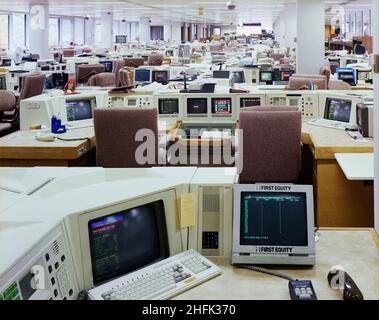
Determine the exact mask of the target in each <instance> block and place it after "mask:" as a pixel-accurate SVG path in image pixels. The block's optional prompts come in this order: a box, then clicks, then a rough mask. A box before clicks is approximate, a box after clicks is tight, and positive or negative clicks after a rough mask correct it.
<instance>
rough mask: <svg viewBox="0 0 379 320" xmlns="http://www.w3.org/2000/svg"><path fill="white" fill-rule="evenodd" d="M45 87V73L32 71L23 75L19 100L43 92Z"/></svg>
mask: <svg viewBox="0 0 379 320" xmlns="http://www.w3.org/2000/svg"><path fill="white" fill-rule="evenodd" d="M44 87H45V75H43V74H40V73H32V74H28V75H25V76H23V77H22V80H21V90H20V94H19V96H18V102H20V101H21V100H23V99H28V98H31V97H34V96H38V95H40V94H42V92H43V89H44Z"/></svg>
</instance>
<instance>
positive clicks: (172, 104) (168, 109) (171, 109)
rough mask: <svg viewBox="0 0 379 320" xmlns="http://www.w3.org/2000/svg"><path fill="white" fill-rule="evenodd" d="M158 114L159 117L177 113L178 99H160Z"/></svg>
mask: <svg viewBox="0 0 379 320" xmlns="http://www.w3.org/2000/svg"><path fill="white" fill-rule="evenodd" d="M158 113H159V114H160V115H173V114H178V113H179V99H177V98H160V99H159V100H158Z"/></svg>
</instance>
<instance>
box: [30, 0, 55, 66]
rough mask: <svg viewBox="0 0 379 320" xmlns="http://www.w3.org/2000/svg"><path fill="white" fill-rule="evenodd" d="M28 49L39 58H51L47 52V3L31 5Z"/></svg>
mask: <svg viewBox="0 0 379 320" xmlns="http://www.w3.org/2000/svg"><path fill="white" fill-rule="evenodd" d="M28 20H29V26H28V28H29V50H30V52H32V53H38V54H39V55H40V58H41V59H48V58H51V55H50V53H49V5H36V6H34V5H31V6H30V17H29V19H28Z"/></svg>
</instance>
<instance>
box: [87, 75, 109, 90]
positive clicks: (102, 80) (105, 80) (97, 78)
mask: <svg viewBox="0 0 379 320" xmlns="http://www.w3.org/2000/svg"><path fill="white" fill-rule="evenodd" d="M87 85H88V86H95V87H107V86H116V75H115V74H114V73H110V72H101V73H98V74H95V75H93V76H91V77H90V78H89V79H88V81H87Z"/></svg>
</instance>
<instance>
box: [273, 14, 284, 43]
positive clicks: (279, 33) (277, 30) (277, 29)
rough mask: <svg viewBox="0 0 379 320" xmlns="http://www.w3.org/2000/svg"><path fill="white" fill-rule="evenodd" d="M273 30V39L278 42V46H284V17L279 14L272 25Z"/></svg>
mask: <svg viewBox="0 0 379 320" xmlns="http://www.w3.org/2000/svg"><path fill="white" fill-rule="evenodd" d="M273 30H274V34H275V40H276V41H277V42H278V43H279V44H280V47H284V44H285V35H284V34H285V28H284V18H283V16H279V17H278V18H277V19H276V20H275V23H274V25H273Z"/></svg>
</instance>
